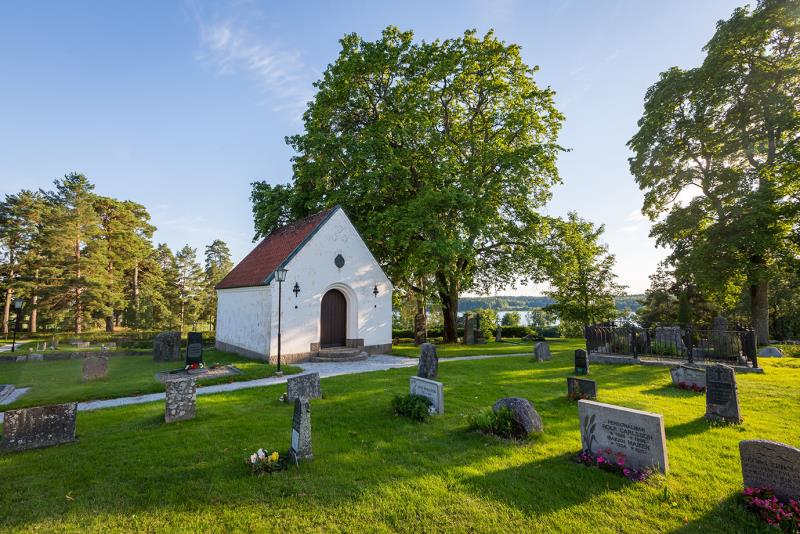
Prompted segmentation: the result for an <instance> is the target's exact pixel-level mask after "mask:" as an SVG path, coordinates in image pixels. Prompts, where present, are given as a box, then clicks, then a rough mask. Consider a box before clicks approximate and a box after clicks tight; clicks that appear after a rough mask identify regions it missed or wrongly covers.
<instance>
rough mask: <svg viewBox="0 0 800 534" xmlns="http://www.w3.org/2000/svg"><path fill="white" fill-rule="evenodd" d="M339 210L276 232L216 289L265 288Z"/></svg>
mask: <svg viewBox="0 0 800 534" xmlns="http://www.w3.org/2000/svg"><path fill="white" fill-rule="evenodd" d="M335 210H336V208H331V209H329V210H325V211H322V212H320V213H317V214H315V215H311V216H310V217H306V218H305V219H300V220H298V221H295V222H293V223H291V224H287V225H286V226H282V227H280V228H277V229H275V230H273V231H272V233H270V234H269V235H268V236H267V237H265V238H264V239H263V240H262V241H261V243H259V244H258V245H256V248H254V249H253V250H252V251H251V252H250V254H248V255H247V256H245V257H244V259H243V260H242V261H240V262H239V264H238V265H237V266H236V267H234V268H233V270H232V271H231V272H229V273H228V275H227V276H226V277H225V278H223V279H222V281H220V283H219V284H217V285H216V288H217V289H230V288H233V287H251V286H260V285H263V284H264V282H265V281H266V279H267V278H268V277H270V276H271V275H272V273H274V272H275V269H277V268H278V267H279V266H280V265H281V264H283V263H284V262H286V260H288V259H289V258H290V257H292V256H293V255H294V253H295V251H297V250H299V249H300V248H301V247H302V246H303V245H304V244H305V242H306V240H307V239H308V238H309V237H310V236H311V235H312V234H313V233H314V232H315V231H316V229H317V228H319V227H320V226H321V225H322V223H323V222H325V221H326V220H327V219H328V217H329V216H330V215H331V214H332V213H333V212H334V211H335Z"/></svg>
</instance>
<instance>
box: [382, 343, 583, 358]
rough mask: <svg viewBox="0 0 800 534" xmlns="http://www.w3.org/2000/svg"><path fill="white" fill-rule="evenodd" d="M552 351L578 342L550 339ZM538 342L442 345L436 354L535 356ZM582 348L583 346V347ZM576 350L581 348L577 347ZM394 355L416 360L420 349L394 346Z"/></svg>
mask: <svg viewBox="0 0 800 534" xmlns="http://www.w3.org/2000/svg"><path fill="white" fill-rule="evenodd" d="M547 342H548V343H549V344H550V348H551V349H552V350H559V348H561V347H562V345H563V346H566V344H569V345H570V346H572V345H574V344H575V343H576V340H566V339H548V340H547ZM535 344H536V342H533V341H520V339H509V340H508V341H502V342H500V343H497V342H495V341H487V343H486V344H485V345H464V344H461V343H442V344H439V345H436V354H438V356H439V357H440V358H450V357H453V356H476V355H479V354H531V355H533V346H534V345H535ZM581 346H582V345H581ZM574 348H579V346H578V345H575V347H574ZM392 354H394V355H396V356H407V357H410V358H416V357H417V356H419V347H418V346H416V345H413V344H407V345H406V344H403V345H392Z"/></svg>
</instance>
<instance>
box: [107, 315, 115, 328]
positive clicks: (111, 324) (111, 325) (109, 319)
mask: <svg viewBox="0 0 800 534" xmlns="http://www.w3.org/2000/svg"><path fill="white" fill-rule="evenodd" d="M113 331H114V317H113V316H112V315H109V316H108V317H106V332H113Z"/></svg>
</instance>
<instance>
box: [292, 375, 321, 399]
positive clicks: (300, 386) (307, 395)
mask: <svg viewBox="0 0 800 534" xmlns="http://www.w3.org/2000/svg"><path fill="white" fill-rule="evenodd" d="M321 397H322V390H321V388H320V385H319V373H308V374H302V375H299V376H290V377H289V378H288V379H287V380H286V400H287V401H288V402H294V400H295V399H309V400H310V399H319V398H321Z"/></svg>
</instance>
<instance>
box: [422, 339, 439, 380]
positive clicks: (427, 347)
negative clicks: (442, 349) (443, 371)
mask: <svg viewBox="0 0 800 534" xmlns="http://www.w3.org/2000/svg"><path fill="white" fill-rule="evenodd" d="M417 376H420V377H422V378H436V377H437V376H439V356H437V355H436V345H432V344H430V343H423V344H422V346H421V347H420V350H419V366H418V368H417Z"/></svg>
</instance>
